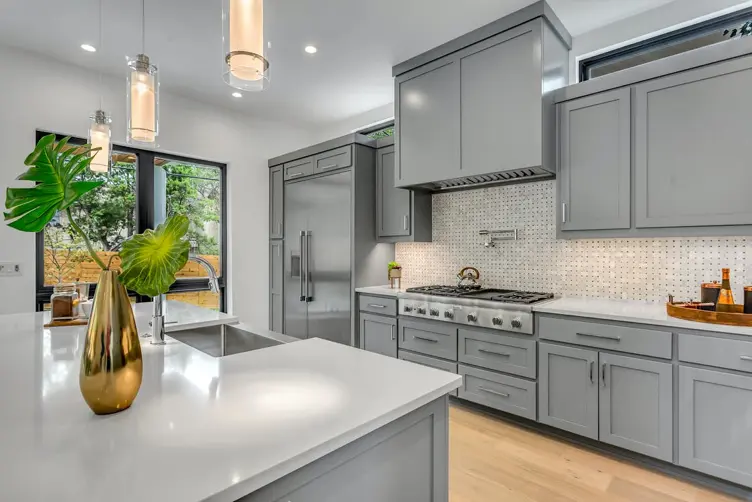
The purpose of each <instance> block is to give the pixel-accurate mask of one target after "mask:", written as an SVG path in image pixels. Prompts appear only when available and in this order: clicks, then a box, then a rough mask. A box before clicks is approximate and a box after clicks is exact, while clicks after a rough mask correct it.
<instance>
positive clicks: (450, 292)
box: [407, 285, 554, 304]
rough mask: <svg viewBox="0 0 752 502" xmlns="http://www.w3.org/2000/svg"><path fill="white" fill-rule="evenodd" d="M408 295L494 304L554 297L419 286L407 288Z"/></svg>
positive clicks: (546, 294) (453, 287)
mask: <svg viewBox="0 0 752 502" xmlns="http://www.w3.org/2000/svg"><path fill="white" fill-rule="evenodd" d="M407 292H408V293H420V294H425V295H435V296H450V297H455V298H458V297H462V298H477V299H480V300H490V301H494V302H505V303H521V304H530V303H536V302H540V301H543V300H549V299H551V298H553V297H554V295H553V294H552V293H534V292H528V291H515V290H510V289H491V288H488V289H485V288H482V287H480V286H479V285H472V286H421V287H416V288H408V289H407Z"/></svg>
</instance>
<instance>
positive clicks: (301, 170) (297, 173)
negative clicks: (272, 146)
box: [285, 157, 313, 181]
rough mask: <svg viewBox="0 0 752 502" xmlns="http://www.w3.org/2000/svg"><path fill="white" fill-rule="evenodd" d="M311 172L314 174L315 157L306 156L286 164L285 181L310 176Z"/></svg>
mask: <svg viewBox="0 0 752 502" xmlns="http://www.w3.org/2000/svg"><path fill="white" fill-rule="evenodd" d="M311 174H313V157H306V158H305V159H300V160H296V161H293V162H288V163H287V164H285V181H287V180H294V179H295V178H302V177H303V176H310V175H311Z"/></svg>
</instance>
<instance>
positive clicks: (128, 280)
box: [120, 215, 190, 296]
mask: <svg viewBox="0 0 752 502" xmlns="http://www.w3.org/2000/svg"><path fill="white" fill-rule="evenodd" d="M186 232H188V218H186V217H185V216H183V215H175V216H171V217H170V218H168V219H167V221H165V222H164V223H162V224H161V225H159V226H158V227H157V228H156V230H147V231H146V232H144V233H143V234H137V235H134V236H133V237H131V238H130V239H128V240H127V241H125V243H124V244H123V249H122V250H121V251H120V258H121V259H122V267H123V272H122V273H121V274H120V282H122V283H123V285H124V286H125V287H126V288H128V289H130V290H131V291H135V292H136V293H138V294H140V295H146V296H157V295H161V294H163V293H167V291H169V289H170V286H172V283H174V282H175V274H176V273H177V272H178V270H180V269H181V268H183V266H184V265H185V263H186V262H187V261H188V249H189V248H190V244H189V243H188V241H187V240H185V239H184V237H185V234H186Z"/></svg>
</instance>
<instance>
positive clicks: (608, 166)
mask: <svg viewBox="0 0 752 502" xmlns="http://www.w3.org/2000/svg"><path fill="white" fill-rule="evenodd" d="M630 127H631V122H630V93H629V89H618V90H616V91H611V92H605V93H602V94H596V95H595V96H589V97H586V98H580V99H576V100H574V101H569V102H566V103H564V104H563V105H562V106H561V107H560V108H559V134H560V144H559V156H560V157H559V172H558V173H557V175H558V178H559V186H560V187H561V190H560V193H559V194H560V205H561V207H560V208H559V211H560V212H559V215H560V217H561V229H562V230H600V229H614V228H629V225H630V212H629V210H630V194H631V192H630V189H629V187H630V180H629V166H630V163H631V158H632V156H631V153H632V152H631V148H632V143H631V132H630Z"/></svg>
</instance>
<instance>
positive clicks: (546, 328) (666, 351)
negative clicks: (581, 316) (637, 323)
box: [538, 316, 671, 359]
mask: <svg viewBox="0 0 752 502" xmlns="http://www.w3.org/2000/svg"><path fill="white" fill-rule="evenodd" d="M538 335H539V336H540V337H541V338H542V339H545V340H554V341H557V342H564V343H572V344H576V345H585V346H587V347H597V348H599V349H609V350H616V351H620V352H628V353H630V354H640V355H644V356H653V357H662V358H664V359H671V333H669V332H667V331H658V330H653V329H644V328H632V327H626V326H616V325H612V324H600V323H597V322H590V321H577V320H573V319H559V318H554V317H546V316H539V318H538Z"/></svg>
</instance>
